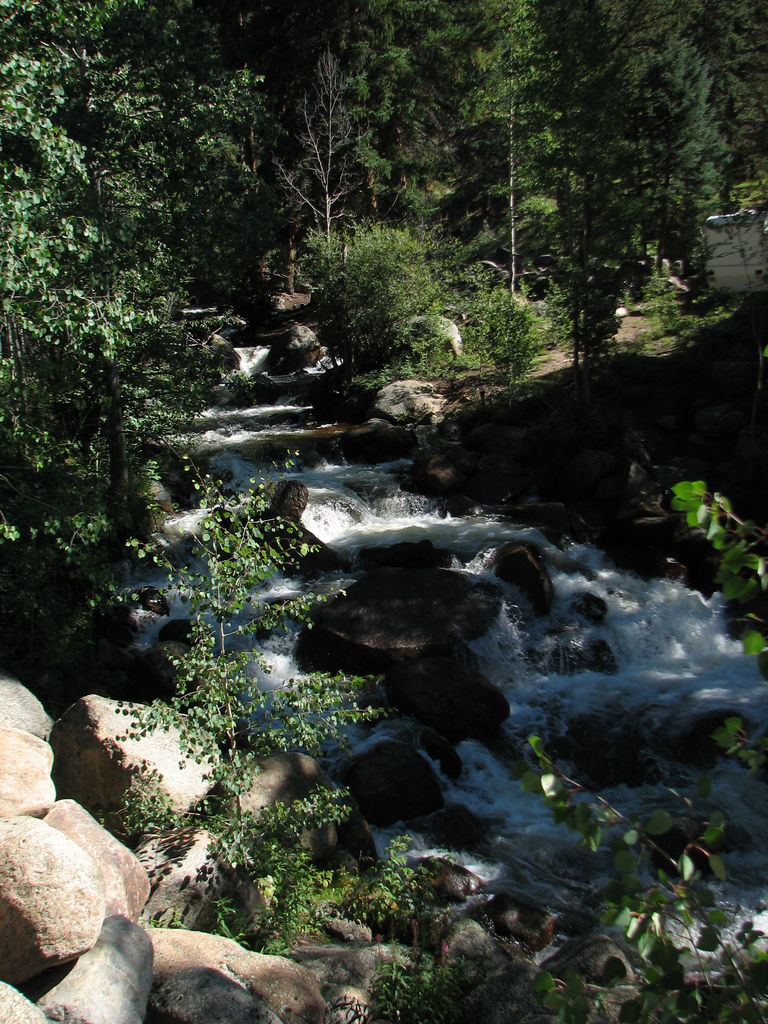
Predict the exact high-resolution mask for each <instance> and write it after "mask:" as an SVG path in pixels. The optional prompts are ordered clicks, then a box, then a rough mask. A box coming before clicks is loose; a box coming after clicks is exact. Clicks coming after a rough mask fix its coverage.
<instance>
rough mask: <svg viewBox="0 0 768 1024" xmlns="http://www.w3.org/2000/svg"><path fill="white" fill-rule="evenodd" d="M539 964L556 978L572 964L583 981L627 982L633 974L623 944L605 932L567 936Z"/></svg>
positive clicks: (590, 982)
mask: <svg viewBox="0 0 768 1024" xmlns="http://www.w3.org/2000/svg"><path fill="white" fill-rule="evenodd" d="M541 967H542V969H543V970H545V971H549V973H550V974H552V975H553V976H554V977H556V978H562V977H564V976H565V972H566V971H567V970H569V969H571V968H572V969H573V970H574V971H576V973H577V974H578V975H579V977H580V978H581V979H582V980H583V981H586V982H587V983H588V984H591V985H605V984H608V983H610V982H616V981H621V982H629V981H632V979H633V978H634V977H635V970H634V968H633V966H632V961H631V958H630V954H629V951H628V949H627V947H626V946H625V945H624V944H623V943H622V942H619V941H618V940H617V939H615V938H611V937H610V936H608V935H586V936H579V937H578V938H576V939H571V940H570V941H569V942H566V943H564V945H562V946H561V947H560V949H558V951H557V952H556V953H553V955H552V956H550V957H547V959H546V960H544V961H543V962H542V964H541Z"/></svg>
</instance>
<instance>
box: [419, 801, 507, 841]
mask: <svg viewBox="0 0 768 1024" xmlns="http://www.w3.org/2000/svg"><path fill="white" fill-rule="evenodd" d="M411 828H412V829H413V830H414V831H416V832H423V833H424V834H425V835H426V836H427V837H428V838H429V839H430V840H431V841H432V842H433V843H434V844H435V845H436V846H442V847H445V848H447V849H451V850H481V849H483V848H484V847H485V846H486V844H487V843H488V833H487V832H486V830H485V826H484V825H483V823H482V822H481V821H480V819H479V818H478V817H477V816H476V815H475V814H473V813H472V811H470V809H469V808H468V807H465V806H464V804H448V805H447V806H446V807H442V808H440V809H439V810H436V811H433V812H432V813H431V814H428V815H426V816H424V817H421V818H418V819H416V820H414V821H412V822H411Z"/></svg>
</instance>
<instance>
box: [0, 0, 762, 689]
mask: <svg viewBox="0 0 768 1024" xmlns="http://www.w3.org/2000/svg"><path fill="white" fill-rule="evenodd" d="M0 13H1V16H2V20H3V34H2V41H0V90H1V92H0V166H1V168H2V188H1V190H0V224H1V227H2V249H1V250H0V298H1V301H2V314H1V316H2V323H1V328H2V333H1V335H0V340H1V344H2V347H1V349H0V355H1V358H0V553H1V554H2V562H3V565H2V573H1V574H0V616H1V617H2V621H3V629H4V632H5V633H6V641H7V642H6V645H5V646H6V651H7V657H8V664H9V665H11V666H12V665H14V664H19V663H29V662H30V661H31V662H32V663H34V662H35V661H36V659H38V660H39V659H40V658H42V660H43V662H44V664H45V665H47V664H49V662H50V659H51V652H56V653H55V659H54V660H55V661H56V662H57V663H60V664H66V662H67V659H68V657H70V658H72V659H76V658H78V657H80V656H81V655H80V654H79V653H78V652H79V651H80V648H79V647H78V645H77V643H76V640H77V637H78V636H80V635H87V634H88V630H89V629H90V621H91V615H90V612H89V610H88V606H87V602H88V600H89V599H91V598H95V597H96V595H98V593H99V592H100V590H101V589H102V588H103V587H104V586H105V585H106V582H107V580H108V578H109V572H110V563H111V561H112V560H113V558H114V555H115V553H116V552H117V551H119V550H120V548H121V547H122V545H123V543H124V540H125V538H126V537H127V536H131V535H134V534H136V533H137V532H141V530H142V529H144V528H146V525H147V514H148V513H147V501H146V496H147V495H148V493H149V488H150V483H151V480H152V478H153V472H154V468H153V467H154V466H155V465H156V463H157V460H158V459H160V458H162V454H163V443H164V439H165V438H166V437H167V436H168V435H169V433H170V432H171V431H172V430H173V428H174V427H175V426H177V425H178V423H179V422H180V421H181V419H182V418H183V417H184V416H185V415H187V414H189V413H191V412H192V411H194V410H195V409H196V408H199V407H200V406H201V405H202V404H203V402H204V394H205V389H206V387H207V386H208V384H210V382H211V381H212V380H213V379H214V377H215V375H216V374H217V373H218V370H217V369H216V367H215V365H214V356H213V353H212V351H211V350H210V349H209V348H206V347H205V344H204V343H205V341H206V338H207V337H208V334H209V333H210V332H209V331H208V330H207V329H206V328H205V326H204V325H203V326H201V327H200V328H199V329H198V330H195V328H194V326H190V323H189V322H188V321H185V320H183V319H182V318H181V317H180V315H179V311H180V310H181V309H182V308H183V307H185V306H190V305H203V306H216V307H217V308H218V309H220V310H233V311H235V312H237V313H240V314H244V315H246V316H248V317H251V318H258V316H259V314H260V311H263V310H264V309H266V308H268V300H269V297H270V295H271V294H273V293H275V292H278V291H292V290H293V289H294V288H295V287H296V286H297V285H299V284H302V285H310V286H314V287H315V294H316V298H317V302H316V309H317V316H318V318H319V320H320V322H321V324H322V325H323V326H324V327H325V330H326V337H325V341H326V344H328V345H329V346H330V347H331V349H332V351H334V353H335V355H336V356H338V357H342V358H343V360H344V365H345V367H346V382H347V384H348V383H349V382H350V379H351V377H352V376H353V375H354V374H356V373H363V372H366V371H370V370H371V369H372V368H381V366H382V364H385V363H386V362H387V360H389V359H394V358H395V357H397V358H402V357H403V356H404V355H408V354H409V353H411V354H412V349H413V345H414V343H413V340H412V339H411V338H410V336H406V335H405V334H400V335H398V334H397V331H395V332H394V334H392V335H391V336H390V335H388V334H387V331H388V330H389V329H390V326H391V324H392V322H393V318H392V316H391V312H390V313H387V314H385V315H384V316H383V318H381V317H380V318H379V319H378V320H377V319H376V316H377V315H378V313H377V307H376V301H380V300H381V297H380V296H379V297H378V299H377V296H376V294H375V289H374V288H372V282H376V283H377V284H378V285H381V286H382V287H383V283H384V282H386V281H390V280H391V282H392V287H391V288H390V290H389V292H387V294H386V296H385V299H384V301H385V304H386V306H387V308H388V309H390V307H391V305H392V304H393V303H398V302H400V303H402V308H401V309H400V312H401V314H402V315H401V317H400V321H399V322H400V323H401V324H403V323H407V322H410V321H409V318H412V317H413V316H415V315H418V314H420V313H423V314H445V313H447V314H449V315H450V316H454V317H455V316H457V315H458V314H459V313H462V312H465V311H466V309H467V308H469V307H470V306H471V308H472V309H473V310H474V317H475V321H474V322H475V323H477V322H478V320H479V321H480V322H481V323H482V322H483V317H486V318H488V322H489V323H490V322H494V323H496V324H498V323H499V322H500V321H499V317H501V319H502V320H503V321H504V323H505V324H507V325H508V324H509V323H510V322H511V320H514V317H516V316H517V317H520V316H522V315H523V314H522V313H520V310H519V308H517V307H516V306H515V304H514V303H512V304H511V305H510V303H509V302H507V301H506V299H505V298H502V297H500V288H501V286H503V288H504V289H508V288H509V286H510V285H511V286H512V288H513V289H515V290H517V289H519V288H520V287H521V286H522V287H523V288H525V286H526V285H527V284H528V283H530V281H531V280H532V279H533V278H535V277H536V273H535V271H536V268H537V266H539V265H541V260H540V259H539V258H540V257H542V256H545V255H546V259H547V261H549V262H550V263H554V264H555V265H556V266H557V268H558V285H557V296H558V298H557V310H556V313H557V315H556V316H555V314H554V313H553V316H554V318H555V320H558V318H559V322H560V324H561V325H562V336H563V338H565V339H566V340H567V344H568V346H569V351H570V354H571V357H572V359H573V363H574V369H575V370H576V371H577V373H576V377H575V380H576V386H577V388H578V389H579V390H580V392H581V397H582V399H583V400H584V402H585V403H588V402H589V398H590V395H589V366H590V361H591V359H592V358H593V356H594V355H595V352H596V351H598V350H599V348H600V346H601V345H602V344H603V343H604V341H605V339H606V337H607V336H608V335H609V334H610V333H611V328H610V326H609V322H610V318H611V316H612V312H613V308H614V307H615V303H616V301H617V300H620V299H621V297H622V295H623V293H624V291H625V290H626V289H629V288H631V287H633V286H634V285H635V284H637V282H638V281H639V280H640V278H641V277H642V276H643V275H647V274H648V273H650V272H652V271H653V270H654V269H656V270H660V269H661V268H662V265H663V261H664V260H670V261H681V267H682V270H683V271H684V272H685V273H686V274H695V273H696V271H697V269H700V267H701V259H702V253H701V251H700V249H701V247H700V241H699V227H700V224H701V221H702V218H703V217H704V216H706V215H707V214H710V213H716V212H726V211H730V210H736V209H738V208H740V207H744V206H760V205H764V204H765V203H766V201H768V121H767V120H766V116H765V110H766V107H768V30H767V29H766V24H765V16H764V14H765V12H764V10H763V5H762V4H759V3H758V2H757V0H733V2H732V3H729V4H728V5H720V6H719V7H715V8H713V7H712V5H711V4H705V3H704V2H702V0H692V2H690V3H687V4H685V5H670V4H668V3H661V2H659V0H640V2H635V3H631V4H630V3H627V2H626V0H618V2H617V0H611V2H609V0H574V2H572V3H564V2H558V0H387V2H383V0H359V2H354V3H352V2H348V0H337V2H336V3H333V4H322V3H317V2H313V3H309V2H306V0H296V2H295V3H293V4H291V5H285V4H283V3H277V2H274V0H236V2H231V3H226V4H222V3H216V2H214V0H196V2H195V0H154V2H150V0H104V2H99V3H88V2H86V0H57V2H55V3H54V2H53V0H0ZM382 268H384V271H386V273H385V272H384V271H383V270H382ZM390 272H391V273H390ZM403 273H406V274H407V277H406V281H407V283H406V285H405V286H404V285H403V279H402V277H400V276H397V275H398V274H399V275H402V274H403ZM387 274H390V277H387ZM367 302H368V303H369V307H370V308H368V309H367V312H366V316H367V317H368V318H367V319H366V316H361V315H360V310H361V308H362V307H363V306H366V303H367ZM409 303H410V305H409ZM473 303H474V305H472V304H473ZM505 303H506V305H505ZM494 317H496V320H495V321H493V318H494ZM471 326H472V318H471V317H470V327H471ZM505 329H506V328H505ZM393 330H394V329H393ZM510 330H511V334H510V336H515V337H517V336H518V334H519V331H518V328H517V327H515V328H514V329H510ZM515 332H517V334H516V333H515ZM495 336H496V337H502V338H503V337H506V335H505V333H504V330H500V331H499V332H497V334H496V335H495ZM377 345H378V346H379V347H377ZM490 355H491V356H493V352H491V353H490ZM496 355H497V356H498V363H499V365H500V366H501V367H504V366H505V365H506V364H507V363H508V362H509V360H510V358H511V356H510V351H509V350H504V349H503V346H502V351H501V352H500V353H499V352H497V353H496ZM191 357H193V358H191ZM523 362H524V361H523ZM499 372H500V373H501V372H502V370H500V371H499ZM503 372H507V371H506V370H503ZM181 379H183V382H184V386H183V387H180V386H179V381H180V380H181ZM43 667H44V666H43ZM43 667H41V665H40V664H38V665H37V671H38V672H40V671H43Z"/></svg>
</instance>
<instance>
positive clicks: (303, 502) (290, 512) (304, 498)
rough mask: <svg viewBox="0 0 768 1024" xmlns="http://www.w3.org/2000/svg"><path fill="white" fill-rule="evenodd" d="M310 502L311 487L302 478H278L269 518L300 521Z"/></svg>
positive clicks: (267, 515) (270, 504)
mask: <svg viewBox="0 0 768 1024" xmlns="http://www.w3.org/2000/svg"><path fill="white" fill-rule="evenodd" d="M308 502H309V489H308V487H307V485H306V484H305V483H302V482H301V480H278V482H277V483H276V484H275V487H274V489H273V491H272V495H271V498H270V502H269V508H268V509H267V513H266V517H265V518H267V519H288V520H290V521H291V522H293V523H298V522H300V520H301V517H302V516H303V515H304V512H305V510H306V508H307V503H308Z"/></svg>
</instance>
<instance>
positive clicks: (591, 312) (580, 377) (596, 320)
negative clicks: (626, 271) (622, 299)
mask: <svg viewBox="0 0 768 1024" xmlns="http://www.w3.org/2000/svg"><path fill="white" fill-rule="evenodd" d="M547 312H548V313H549V317H550V321H551V325H552V331H553V333H554V335H555V337H556V338H557V340H558V341H559V342H560V343H561V344H562V345H564V346H567V347H569V348H570V350H571V353H572V364H573V371H574V378H575V383H576V390H577V395H578V398H579V401H580V402H581V403H582V404H584V405H585V406H589V404H590V402H591V374H592V366H593V364H594V363H595V362H596V361H597V360H598V359H599V358H600V357H601V356H603V355H605V354H606V352H607V351H608V348H609V343H610V341H611V340H612V339H613V338H614V337H615V335H616V331H617V330H618V324H619V322H618V319H617V318H616V296H615V294H614V289H613V275H612V272H611V270H610V268H609V267H606V266H598V265H592V266H586V267H582V266H578V265H575V264H570V265H568V266H567V267H566V269H565V270H564V272H563V274H562V275H561V277H560V278H559V279H558V280H557V281H556V282H554V283H553V284H552V286H551V288H550V293H549V296H548V298H547Z"/></svg>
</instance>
